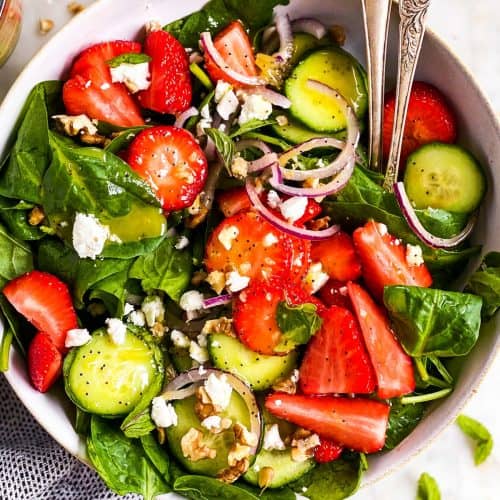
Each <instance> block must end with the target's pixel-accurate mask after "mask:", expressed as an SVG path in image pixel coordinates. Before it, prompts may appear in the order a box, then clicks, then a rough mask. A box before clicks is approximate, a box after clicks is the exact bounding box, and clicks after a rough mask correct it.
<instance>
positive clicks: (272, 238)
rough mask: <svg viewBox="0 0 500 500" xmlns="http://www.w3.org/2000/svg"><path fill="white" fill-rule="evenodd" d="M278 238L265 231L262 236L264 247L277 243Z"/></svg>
mask: <svg viewBox="0 0 500 500" xmlns="http://www.w3.org/2000/svg"><path fill="white" fill-rule="evenodd" d="M278 241H279V240H278V238H276V236H275V235H274V234H273V233H267V234H266V235H265V236H264V246H265V247H266V248H268V247H271V246H273V245H274V244H276V243H278Z"/></svg>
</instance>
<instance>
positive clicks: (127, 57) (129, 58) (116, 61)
mask: <svg viewBox="0 0 500 500" xmlns="http://www.w3.org/2000/svg"><path fill="white" fill-rule="evenodd" d="M149 61H151V57H149V56H148V55H147V54H141V53H137V52H127V53H125V54H120V55H119V56H116V57H113V59H110V60H109V61H106V64H107V65H108V66H109V67H110V68H117V67H118V66H120V65H121V64H142V63H147V62H149Z"/></svg>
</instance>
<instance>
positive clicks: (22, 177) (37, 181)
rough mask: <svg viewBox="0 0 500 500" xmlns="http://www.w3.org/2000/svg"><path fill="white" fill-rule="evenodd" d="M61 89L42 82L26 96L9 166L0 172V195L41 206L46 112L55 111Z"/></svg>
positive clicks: (46, 144)
mask: <svg viewBox="0 0 500 500" xmlns="http://www.w3.org/2000/svg"><path fill="white" fill-rule="evenodd" d="M61 85H62V84H61V82H42V83H40V84H38V85H36V86H35V87H34V88H33V90H32V91H31V93H30V95H29V96H28V99H27V101H26V104H25V106H24V108H23V111H22V112H21V117H20V121H19V128H18V131H17V138H16V140H15V142H14V146H13V147H12V150H11V152H10V156H9V161H8V164H7V166H6V167H5V168H3V169H2V172H1V176H0V195H2V196H5V197H7V198H16V199H22V200H28V201H32V202H34V203H40V202H41V200H42V198H41V194H40V185H41V181H42V178H43V175H44V173H45V170H46V169H47V166H48V164H49V162H50V148H49V138H48V134H49V114H48V113H49V111H48V109H47V108H51V109H53V108H54V105H53V104H54V101H55V99H56V98H57V97H58V96H59V95H60V90H61ZM56 96H57V97H56Z"/></svg>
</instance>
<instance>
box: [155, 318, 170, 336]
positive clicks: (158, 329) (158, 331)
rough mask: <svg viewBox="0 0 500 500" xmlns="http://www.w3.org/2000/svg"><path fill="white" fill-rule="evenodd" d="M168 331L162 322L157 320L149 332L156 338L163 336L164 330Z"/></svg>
mask: <svg viewBox="0 0 500 500" xmlns="http://www.w3.org/2000/svg"><path fill="white" fill-rule="evenodd" d="M167 331H168V328H167V327H166V326H165V325H163V323H160V322H159V321H157V322H156V323H155V324H154V325H153V326H152V327H151V333H152V334H153V337H156V338H159V339H161V338H163V336H164V335H165V332H167Z"/></svg>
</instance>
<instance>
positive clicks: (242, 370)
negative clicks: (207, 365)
mask: <svg viewBox="0 0 500 500" xmlns="http://www.w3.org/2000/svg"><path fill="white" fill-rule="evenodd" d="M208 353H209V355H210V359H211V360H212V363H213V364H214V365H215V366H216V367H217V368H220V369H221V370H224V371H227V372H230V373H233V374H234V375H236V376H238V377H239V378H241V379H242V380H243V381H245V382H247V384H249V385H250V387H251V388H252V389H253V390H254V391H263V390H264V389H268V388H269V387H271V386H272V385H273V383H274V382H275V381H276V380H278V379H279V378H282V377H285V376H287V375H288V374H289V373H290V372H291V371H292V370H293V369H294V368H295V366H296V363H297V352H296V351H292V352H290V353H288V354H287V355H286V356H265V355H263V354H258V353H256V352H254V351H252V350H250V349H248V348H247V347H246V346H245V345H243V344H242V343H241V342H240V341H239V340H238V339H235V338H233V337H229V336H228V335H224V334H220V333H217V334H212V335H209V336H208Z"/></svg>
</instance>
